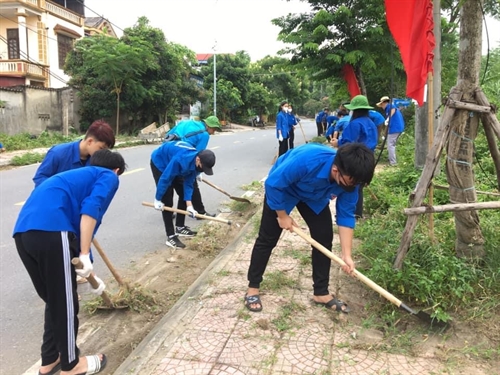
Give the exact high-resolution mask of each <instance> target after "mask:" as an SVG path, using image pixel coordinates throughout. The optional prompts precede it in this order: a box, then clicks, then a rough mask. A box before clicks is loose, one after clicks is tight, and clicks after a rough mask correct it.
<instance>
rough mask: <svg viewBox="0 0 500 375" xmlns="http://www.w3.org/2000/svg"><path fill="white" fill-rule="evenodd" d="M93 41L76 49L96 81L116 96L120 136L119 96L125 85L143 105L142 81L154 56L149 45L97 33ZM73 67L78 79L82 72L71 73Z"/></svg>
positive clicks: (117, 127)
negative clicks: (131, 42)
mask: <svg viewBox="0 0 500 375" xmlns="http://www.w3.org/2000/svg"><path fill="white" fill-rule="evenodd" d="M90 39H91V40H92V42H91V43H88V44H87V43H85V45H82V44H78V43H77V44H76V46H75V50H76V51H77V52H79V53H81V54H82V59H83V61H84V62H85V64H86V65H88V66H89V68H90V70H91V71H92V73H93V75H94V76H95V77H96V79H98V80H99V81H100V82H102V84H103V85H104V86H105V87H106V86H107V87H109V88H110V89H111V91H110V92H111V93H113V94H115V96H116V134H119V131H120V95H121V93H122V91H123V90H124V88H125V86H126V87H127V89H128V91H129V92H131V93H133V95H134V97H135V100H137V101H138V102H142V100H143V98H144V96H145V94H146V93H145V91H144V88H143V86H142V85H141V82H140V80H139V78H140V76H141V74H142V73H143V72H144V71H145V70H146V69H147V68H148V66H150V65H154V63H155V61H154V54H153V52H152V51H151V49H150V48H149V47H150V46H149V45H147V44H146V43H144V42H142V41H140V40H136V41H135V43H134V44H127V43H124V42H123V40H121V39H116V38H112V37H109V36H107V35H104V34H97V35H95V36H92V37H90ZM71 68H72V67H71V66H68V68H67V69H68V72H69V73H70V74H71V75H72V76H73V77H76V76H78V74H79V72H77V71H72V70H71ZM75 79H76V78H75ZM70 84H71V82H70Z"/></svg>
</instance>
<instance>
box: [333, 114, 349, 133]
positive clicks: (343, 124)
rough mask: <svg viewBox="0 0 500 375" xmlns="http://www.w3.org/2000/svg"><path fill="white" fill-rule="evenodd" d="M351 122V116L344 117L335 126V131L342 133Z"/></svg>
mask: <svg viewBox="0 0 500 375" xmlns="http://www.w3.org/2000/svg"><path fill="white" fill-rule="evenodd" d="M349 121H351V115H346V116H344V117H342V118H341V119H340V120H339V121H337V123H336V124H335V130H334V131H336V132H339V133H340V132H341V131H343V130H344V128H345V127H346V126H347V124H348V123H349ZM332 134H333V132H332Z"/></svg>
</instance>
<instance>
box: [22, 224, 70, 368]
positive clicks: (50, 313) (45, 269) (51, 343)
mask: <svg viewBox="0 0 500 375" xmlns="http://www.w3.org/2000/svg"><path fill="white" fill-rule="evenodd" d="M14 240H15V243H16V248H17V252H18V254H19V256H20V258H21V260H22V262H23V264H24V267H25V268H26V270H27V271H28V274H29V276H30V278H31V281H32V283H33V286H34V287H35V290H36V292H37V294H38V296H39V297H40V298H41V299H42V300H43V301H44V302H45V322H44V330H43V341H42V347H41V357H42V366H46V365H49V364H51V363H54V362H55V361H56V360H57V358H58V357H59V355H60V356H61V368H62V370H63V371H70V370H71V369H73V367H75V366H76V365H77V364H78V360H79V358H78V355H79V350H78V347H77V346H76V338H77V335H78V309H79V304H78V294H77V291H76V288H77V283H76V273H75V268H74V267H73V266H72V265H71V259H72V258H74V257H78V255H79V252H80V251H79V248H80V243H79V240H78V239H77V237H76V235H75V234H74V233H69V232H44V231H36V230H33V231H28V232H24V233H17V234H16V235H15V236H14Z"/></svg>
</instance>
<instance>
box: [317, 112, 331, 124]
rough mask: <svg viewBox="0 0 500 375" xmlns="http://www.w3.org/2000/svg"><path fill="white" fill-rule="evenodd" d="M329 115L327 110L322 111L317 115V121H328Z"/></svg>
mask: <svg viewBox="0 0 500 375" xmlns="http://www.w3.org/2000/svg"><path fill="white" fill-rule="evenodd" d="M327 116H328V114H327V113H326V112H325V111H321V112H320V113H318V115H317V116H316V122H326V117H327Z"/></svg>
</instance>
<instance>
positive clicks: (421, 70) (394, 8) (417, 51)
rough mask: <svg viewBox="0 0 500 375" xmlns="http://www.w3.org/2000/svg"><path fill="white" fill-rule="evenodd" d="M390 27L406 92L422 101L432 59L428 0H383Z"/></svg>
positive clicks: (430, 13)
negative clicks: (404, 73)
mask: <svg viewBox="0 0 500 375" xmlns="http://www.w3.org/2000/svg"><path fill="white" fill-rule="evenodd" d="M385 12H386V18H387V24H388V26H389V30H390V31H391V34H392V36H393V38H394V40H395V41H396V44H397V45H398V47H399V51H400V53H401V59H402V60H403V65H404V68H405V71H406V77H407V82H406V95H408V97H410V98H412V99H415V100H416V101H417V102H418V104H419V105H422V104H423V103H424V89H425V82H426V80H427V73H429V72H432V60H433V58H434V52H433V51H434V46H435V44H436V41H435V39H434V21H433V18H432V2H431V0H385Z"/></svg>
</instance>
